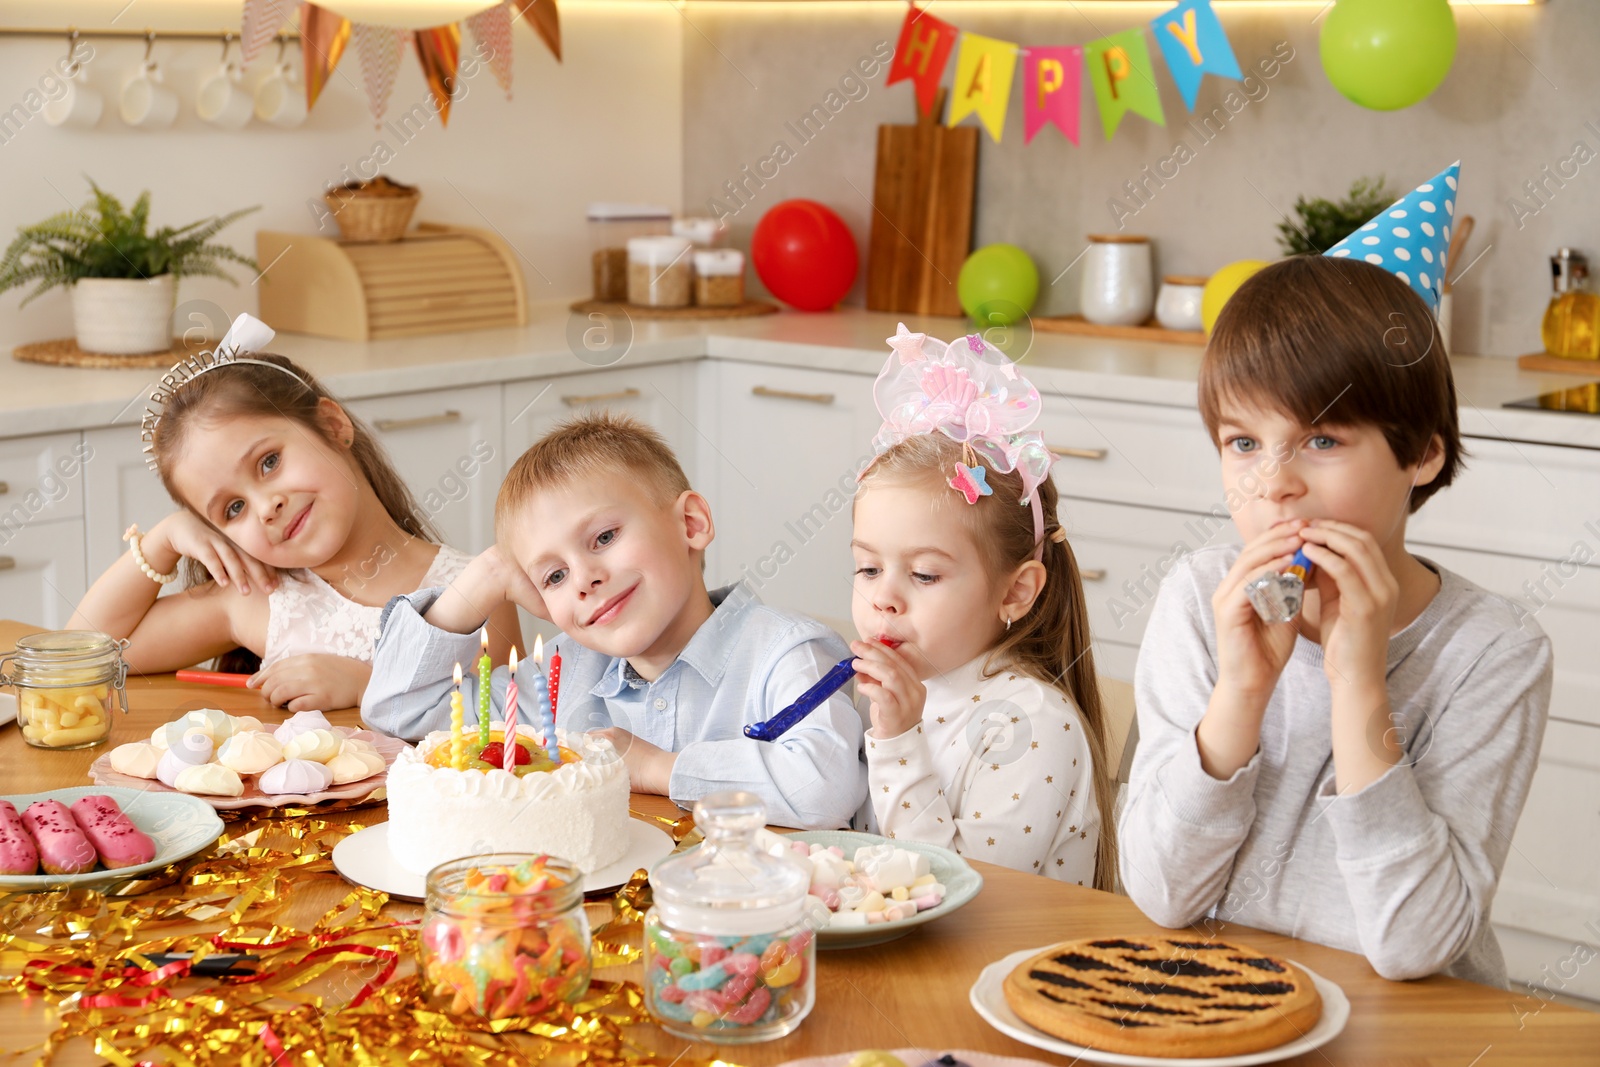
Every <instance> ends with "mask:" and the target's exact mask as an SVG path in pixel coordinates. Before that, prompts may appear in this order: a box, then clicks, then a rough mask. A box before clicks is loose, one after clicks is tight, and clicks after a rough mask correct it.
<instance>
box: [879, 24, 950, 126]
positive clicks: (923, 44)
mask: <svg viewBox="0 0 1600 1067" xmlns="http://www.w3.org/2000/svg"><path fill="white" fill-rule="evenodd" d="M960 34H961V31H960V30H958V29H956V28H955V27H954V26H952V25H950V24H949V23H948V22H944V21H941V20H939V19H936V18H934V17H933V16H932V15H930V14H928V13H927V12H926V11H923V10H922V9H921V8H918V7H916V6H915V5H913V6H912V8H911V10H910V11H908V12H906V20H905V22H904V23H902V24H901V26H900V40H899V42H898V43H897V44H896V45H895V46H894V60H893V61H892V62H891V63H890V64H889V75H888V77H886V78H884V80H883V84H885V85H893V84H894V83H895V82H897V81H904V80H906V79H907V78H909V79H911V81H912V83H913V84H914V85H915V86H916V89H917V110H918V111H919V112H921V113H922V114H924V115H926V114H927V113H928V112H929V111H932V110H933V102H934V100H935V99H936V98H937V96H938V94H939V79H940V77H941V76H943V74H944V65H945V63H947V62H949V60H950V49H951V48H953V47H955V43H956V38H957V37H958V36H960Z"/></svg>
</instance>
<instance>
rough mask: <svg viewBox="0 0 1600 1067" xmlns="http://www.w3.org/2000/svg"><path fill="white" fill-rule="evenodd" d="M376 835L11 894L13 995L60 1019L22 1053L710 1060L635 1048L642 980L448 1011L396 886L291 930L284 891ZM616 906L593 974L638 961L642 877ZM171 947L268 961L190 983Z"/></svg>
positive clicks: (627, 1065)
mask: <svg viewBox="0 0 1600 1067" xmlns="http://www.w3.org/2000/svg"><path fill="white" fill-rule="evenodd" d="M659 822H661V823H662V824H664V825H665V826H666V827H667V828H668V829H669V831H670V832H671V833H672V836H673V838H674V840H675V841H677V842H679V843H680V844H682V843H684V842H685V841H687V840H689V839H691V838H692V836H693V835H694V829H693V824H692V822H688V821H686V820H681V819H680V820H670V819H665V818H662V819H659ZM362 828H363V826H362V824H360V823H356V824H354V825H342V824H333V823H329V822H328V821H327V820H325V819H321V818H317V817H314V816H308V817H303V818H300V819H296V820H293V821H288V820H283V821H262V820H257V819H250V820H247V821H243V822H236V823H234V824H233V825H232V826H231V827H230V828H229V830H228V832H227V833H225V834H224V835H223V837H222V838H221V840H220V841H219V842H218V843H217V845H216V846H214V847H213V848H212V849H210V850H208V851H207V852H206V853H203V854H202V855H201V856H200V857H199V858H198V859H197V860H193V861H189V862H188V864H187V865H186V866H184V867H180V868H178V869H175V870H169V871H167V872H160V873H158V875H156V876H146V877H145V878H143V879H141V880H138V881H133V880H130V881H129V882H126V883H120V884H119V885H117V886H115V887H113V890H112V892H110V893H107V892H99V891H92V890H81V889H80V890H62V891H57V892H51V893H36V894H14V895H10V896H0V995H3V994H4V993H7V992H10V993H15V994H18V995H23V996H42V997H45V998H47V1000H48V1001H49V1002H50V1003H51V1004H52V1005H54V1007H55V1008H56V1018H57V1025H56V1029H55V1030H54V1031H53V1032H52V1033H51V1034H50V1035H49V1036H48V1038H47V1039H46V1040H45V1042H44V1043H43V1044H42V1045H38V1046H34V1047H33V1048H30V1049H21V1050H14V1051H15V1053H17V1054H22V1053H28V1052H36V1053H37V1058H36V1059H35V1063H36V1064H38V1065H40V1067H42V1065H45V1064H48V1063H49V1062H50V1060H51V1059H52V1057H53V1056H54V1054H55V1052H56V1051H57V1050H58V1049H60V1048H61V1047H62V1046H63V1045H64V1044H66V1043H67V1042H69V1041H72V1040H75V1039H78V1038H85V1039H88V1040H89V1041H91V1042H92V1043H93V1046H94V1051H95V1054H96V1055H97V1056H99V1057H101V1058H103V1059H104V1060H105V1061H107V1062H109V1063H111V1064H114V1065H116V1067H138V1065H140V1064H143V1063H146V1062H160V1063H168V1064H175V1065H179V1067H224V1065H226V1067H291V1065H293V1067H324V1065H333V1064H362V1065H368V1064H371V1065H375V1067H381V1065H395V1067H399V1065H402V1064H405V1065H414V1064H434V1063H438V1064H451V1065H456V1064H463V1065H465V1064H485V1065H487V1064H493V1063H502V1062H506V1061H507V1060H508V1059H509V1060H510V1061H512V1062H539V1063H543V1062H552V1063H560V1064H591V1065H595V1067H613V1065H617V1067H631V1065H640V1067H644V1065H660V1067H665V1065H667V1064H669V1063H674V1062H675V1063H679V1064H683V1065H684V1067H690V1065H692V1064H704V1063H706V1062H707V1061H703V1060H691V1059H688V1058H685V1057H679V1058H677V1059H675V1060H669V1059H668V1058H666V1057H660V1056H657V1055H656V1054H654V1053H652V1052H650V1051H648V1050H646V1049H642V1048H640V1047H638V1046H637V1045H636V1044H635V1043H633V1042H632V1041H630V1040H629V1038H628V1036H627V1033H626V1031H627V1028H628V1027H630V1026H635V1025H640V1024H648V1023H649V1022H650V1019H649V1015H648V1013H647V1012H646V1011H645V1007H644V1001H643V992H642V990H641V989H640V988H639V986H638V985H637V984H636V983H634V982H615V981H600V980H597V981H595V982H593V983H592V984H591V986H590V989H589V992H588V994H587V995H586V996H585V997H584V999H583V1000H582V1001H581V1002H579V1003H578V1004H576V1005H573V1006H572V1007H571V1008H570V1009H568V1010H567V1011H565V1012H564V1013H563V1014H561V1015H560V1016H557V1017H546V1018H543V1019H502V1020H496V1021H494V1022H489V1021H485V1020H477V1019H472V1020H463V1019H459V1018H455V1017H452V1016H449V1015H446V1014H443V1013H441V1012H439V1011H437V1010H434V1009H433V1008H432V1007H431V1006H429V1004H428V1003H427V1002H426V1000H425V999H424V998H423V997H422V995H421V991H420V989H419V987H418V982H417V979H416V977H415V976H414V975H408V976H405V977H399V978H395V977H394V975H395V972H396V970H397V969H400V968H408V969H409V967H410V964H411V963H412V961H413V959H414V958H415V953H416V938H417V934H416V925H415V921H414V920H413V921H398V920H396V919H394V918H393V917H391V916H389V915H387V914H386V909H385V906H386V905H387V904H388V896H387V895H386V894H384V893H379V892H376V891H373V890H370V889H365V888H360V887H355V888H351V889H350V891H349V892H348V893H347V894H346V895H345V896H344V898H343V899H342V900H340V901H339V903H338V904H337V905H335V906H334V907H333V908H332V909H331V910H329V911H328V912H327V913H326V914H324V915H323V916H322V917H321V918H320V919H318V920H317V921H316V923H315V924H313V925H312V927H311V928H310V929H309V930H297V929H294V928H293V927H291V926H288V925H286V924H285V923H284V922H283V918H282V912H283V910H284V907H285V904H286V903H287V901H288V900H289V899H290V898H291V897H292V896H293V895H294V894H295V893H297V892H300V891H303V890H304V889H305V888H306V887H307V886H309V885H312V884H315V883H316V881H317V880H319V879H330V878H333V879H336V878H337V877H338V875H337V874H336V873H335V872H334V870H333V861H332V852H333V847H334V845H336V844H337V843H338V842H339V841H340V840H341V839H342V838H343V837H344V836H346V835H347V834H350V833H353V832H355V831H357V830H360V829H362ZM136 892H137V893H138V894H139V895H128V894H133V893H136ZM119 894H121V895H119ZM609 903H610V905H611V909H612V914H613V917H612V918H611V919H610V920H609V921H607V922H605V923H603V924H601V925H600V926H599V927H598V928H597V929H596V930H595V931H594V962H595V966H596V967H608V966H614V965H617V964H621V963H631V962H633V961H635V960H637V959H638V958H639V949H637V948H635V947H633V945H632V944H630V940H631V941H634V942H636V941H637V936H634V937H632V938H630V936H629V935H630V934H634V935H636V934H637V924H638V923H639V921H640V920H641V919H642V918H643V913H644V911H645V910H646V909H648V908H649V906H650V887H649V882H648V881H647V880H646V878H645V877H644V874H643V872H640V873H639V874H637V875H635V876H634V877H633V878H632V879H630V880H629V882H628V883H627V885H625V886H623V887H622V889H620V890H618V891H617V892H616V893H615V894H614V896H613V897H612V898H611V899H610V901H609ZM219 920H220V922H221V923H222V927H221V929H220V930H219V931H218V932H216V933H215V934H214V935H210V936H207V935H200V934H196V933H195V932H194V924H195V923H196V922H201V923H208V924H212V925H215V924H216V923H217V922H218V921H219ZM174 950H176V951H192V952H193V953H194V958H193V959H192V960H191V961H190V966H192V965H193V964H194V963H198V962H199V961H200V960H202V959H204V958H205V957H206V956H207V955H210V954H214V953H217V952H248V953H250V954H253V955H256V956H259V957H260V960H259V961H258V962H256V963H254V964H253V965H252V966H254V967H255V968H256V974H255V975H254V976H251V977H248V978H192V977H188V976H187V974H186V972H187V970H188V967H187V966H185V965H182V964H171V965H168V966H166V967H163V968H161V969H160V970H157V971H153V970H149V969H148V965H147V962H146V961H144V960H143V959H142V957H144V956H146V955H147V954H149V953H160V952H167V951H174ZM313 989H316V990H320V991H318V992H314V991H312V990H313ZM512 1035H515V1036H514V1037H513V1036H512ZM712 1062H720V1061H712Z"/></svg>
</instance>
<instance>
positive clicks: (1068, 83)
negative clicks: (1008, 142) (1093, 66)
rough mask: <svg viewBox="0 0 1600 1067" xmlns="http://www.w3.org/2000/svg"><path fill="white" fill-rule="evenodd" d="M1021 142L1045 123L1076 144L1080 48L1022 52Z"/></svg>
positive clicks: (1080, 76) (1076, 46)
mask: <svg viewBox="0 0 1600 1067" xmlns="http://www.w3.org/2000/svg"><path fill="white" fill-rule="evenodd" d="M1022 84H1023V87H1024V90H1023V94H1022V95H1023V100H1022V125H1023V129H1022V143H1023V144H1028V143H1030V142H1031V141H1032V140H1033V135H1034V134H1036V133H1038V132H1039V131H1040V130H1042V129H1044V127H1045V126H1046V125H1047V124H1050V123H1054V124H1055V126H1056V127H1057V128H1058V129H1060V130H1061V132H1062V133H1063V134H1064V135H1066V138H1067V140H1069V141H1071V142H1072V143H1073V144H1077V143H1078V101H1079V99H1080V96H1081V92H1080V86H1082V84H1083V48H1082V47H1081V46H1079V45H1071V46H1064V47H1056V48H1034V47H1028V48H1024V49H1023V50H1022Z"/></svg>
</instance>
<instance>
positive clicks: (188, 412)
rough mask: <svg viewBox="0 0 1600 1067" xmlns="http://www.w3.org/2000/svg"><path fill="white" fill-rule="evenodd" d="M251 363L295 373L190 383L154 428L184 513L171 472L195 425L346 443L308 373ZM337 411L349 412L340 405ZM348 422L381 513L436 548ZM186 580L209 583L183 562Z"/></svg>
mask: <svg viewBox="0 0 1600 1067" xmlns="http://www.w3.org/2000/svg"><path fill="white" fill-rule="evenodd" d="M250 358H251V359H259V360H264V361H266V362H270V363H275V364H277V365H278V366H279V367H282V368H283V369H284V370H288V371H291V372H292V373H293V375H294V377H290V376H289V375H288V374H284V373H283V371H281V370H273V369H272V368H271V367H257V366H252V365H251V364H248V363H236V364H233V365H231V366H225V367H220V368H218V369H216V370H212V371H208V372H206V373H205V374H201V375H199V376H198V377H196V378H193V379H191V380H189V381H188V382H187V383H185V384H184V385H183V386H182V387H181V388H179V389H177V390H176V391H175V392H173V393H172V395H171V396H170V397H168V398H167V401H166V403H165V404H164V405H163V406H162V410H161V419H160V421H159V422H157V423H156V425H155V430H154V433H153V434H152V435H151V439H150V447H151V454H152V455H154V456H155V460H156V472H157V473H158V474H159V475H160V476H161V484H162V485H163V486H165V487H166V490H167V495H168V496H170V497H172V500H173V502H174V503H175V504H177V505H178V506H179V507H184V508H188V509H189V510H190V511H194V510H195V509H194V508H192V507H190V506H189V503H188V502H187V501H186V500H184V499H183V497H182V496H181V495H179V493H178V487H177V486H176V485H174V484H173V481H172V466H173V460H174V459H175V458H176V457H177V455H178V453H179V452H180V451H181V450H182V448H183V443H184V439H185V437H186V436H187V434H188V433H189V431H190V429H191V428H192V427H193V425H194V423H195V422H196V421H209V420H214V419H230V418H238V417H240V416H245V417H248V416H252V415H259V416H277V417H279V418H285V419H289V420H290V421H292V422H296V423H299V424H300V425H301V426H304V427H305V428H306V430H307V431H308V432H310V433H314V434H316V435H317V436H319V437H321V438H322V439H323V440H325V441H328V442H329V443H331V444H334V445H335V446H339V447H343V445H344V442H342V441H335V440H334V439H333V438H332V437H331V436H329V434H328V428H327V425H326V423H325V422H324V421H323V416H322V411H321V408H320V407H319V405H320V403H321V402H322V401H323V400H333V401H334V403H338V401H337V400H334V398H333V397H332V396H331V395H330V394H329V393H328V391H327V389H325V388H324V387H323V386H322V383H321V382H319V381H317V379H316V378H315V377H313V376H312V374H311V372H310V371H307V370H306V369H305V368H304V367H301V366H299V365H298V364H296V363H295V362H294V361H293V360H290V359H288V358H286V357H284V356H278V355H273V354H271V353H264V352H252V353H250ZM296 379H298V380H296ZM339 406H340V408H344V405H343V404H340V405H339ZM345 415H346V416H347V417H348V418H349V419H350V424H351V427H352V428H353V432H354V440H353V442H352V443H351V445H350V446H349V448H350V454H351V456H352V457H353V458H354V459H355V462H356V466H357V467H358V468H359V469H360V471H361V473H362V475H363V476H365V478H366V479H367V483H368V484H369V485H371V486H372V490H373V492H374V493H376V494H377V497H378V501H379V503H381V504H382V505H383V509H384V510H385V511H387V512H388V513H389V517H390V518H391V519H393V520H394V521H395V524H396V525H398V526H399V527H400V528H401V529H402V530H404V531H405V532H406V533H408V534H410V535H412V536H413V537H420V538H423V539H424V540H427V541H434V542H437V541H439V540H440V537H439V534H438V531H437V530H436V529H435V528H434V526H433V524H432V523H431V522H429V521H428V519H427V518H426V516H425V515H424V514H423V513H422V511H421V509H419V508H418V507H417V502H416V499H415V498H414V497H413V496H412V495H411V490H410V489H408V488H407V487H406V483H405V480H404V479H403V478H401V477H400V474H399V472H398V471H396V470H395V469H394V464H393V463H391V462H390V460H389V457H388V455H387V454H386V453H385V452H384V450H383V446H382V445H380V444H378V442H377V440H376V439H375V438H374V437H373V436H372V431H371V430H369V429H368V428H367V426H366V424H365V423H364V422H362V421H361V420H360V419H358V418H356V417H355V416H354V415H351V414H350V412H349V411H348V410H345ZM196 514H199V513H198V512H196ZM200 517H201V519H202V520H204V521H206V522H209V521H210V520H209V519H206V518H205V516H204V515H201V516H200ZM183 576H184V585H185V586H186V587H191V588H192V587H195V586H200V585H204V584H206V583H208V582H210V581H212V578H211V575H210V573H209V572H208V571H207V570H206V568H205V565H204V564H201V563H199V562H197V561H195V560H192V559H185V560H184V561H183ZM234 656H235V653H229V654H228V655H227V657H223V658H225V659H226V658H229V657H234ZM229 663H230V665H233V666H248V665H249V664H248V662H247V661H242V660H238V659H230V660H229Z"/></svg>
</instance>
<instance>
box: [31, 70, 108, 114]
mask: <svg viewBox="0 0 1600 1067" xmlns="http://www.w3.org/2000/svg"><path fill="white" fill-rule="evenodd" d="M61 81H62V84H63V86H64V88H63V89H62V93H61V95H60V96H59V97H57V98H56V99H54V100H48V101H46V102H45V105H44V111H43V114H44V120H45V121H46V122H48V123H49V124H50V125H52V126H76V127H78V128H79V129H88V128H89V127H91V126H93V125H94V124H95V123H97V122H99V121H100V113H101V112H102V111H104V110H105V101H104V100H103V99H101V97H100V94H99V93H97V92H95V91H94V90H93V89H91V88H89V74H88V71H86V70H84V69H83V64H81V63H77V62H73V63H72V64H70V65H69V66H68V67H67V69H66V70H64V71H62V72H61Z"/></svg>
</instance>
